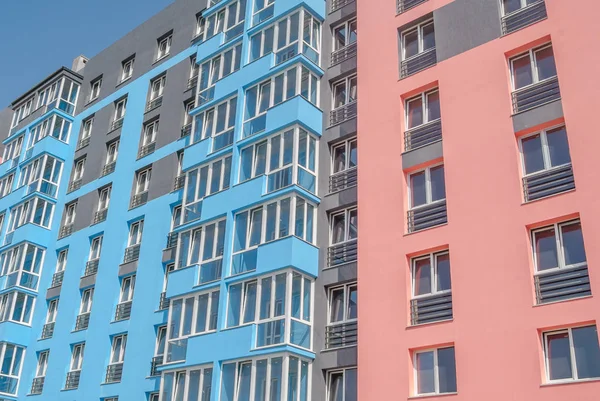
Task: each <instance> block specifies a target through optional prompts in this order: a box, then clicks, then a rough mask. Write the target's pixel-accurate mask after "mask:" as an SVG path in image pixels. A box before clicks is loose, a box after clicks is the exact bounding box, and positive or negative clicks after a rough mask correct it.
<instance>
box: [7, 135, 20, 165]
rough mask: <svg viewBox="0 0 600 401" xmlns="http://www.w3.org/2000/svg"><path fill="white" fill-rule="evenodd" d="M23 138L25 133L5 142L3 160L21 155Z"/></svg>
mask: <svg viewBox="0 0 600 401" xmlns="http://www.w3.org/2000/svg"><path fill="white" fill-rule="evenodd" d="M24 138H25V135H19V136H18V137H16V138H15V139H13V140H12V141H10V142H9V143H7V144H6V146H5V147H4V155H3V157H2V161H3V162H5V161H7V160H12V159H17V158H18V157H19V156H20V155H21V150H22V148H23V139H24Z"/></svg>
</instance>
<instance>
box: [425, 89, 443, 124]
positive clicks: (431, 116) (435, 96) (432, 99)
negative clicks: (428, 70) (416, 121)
mask: <svg viewBox="0 0 600 401" xmlns="http://www.w3.org/2000/svg"><path fill="white" fill-rule="evenodd" d="M441 117H442V114H441V111H440V92H438V91H435V92H433V93H430V94H428V95H427V121H428V122H429V121H434V120H437V119H438V118H441Z"/></svg>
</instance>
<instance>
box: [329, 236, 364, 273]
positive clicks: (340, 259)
mask: <svg viewBox="0 0 600 401" xmlns="http://www.w3.org/2000/svg"><path fill="white" fill-rule="evenodd" d="M357 259H358V240H356V239H354V240H350V241H347V242H342V243H341V244H336V245H332V246H330V247H329V248H327V267H335V266H339V265H343V264H346V263H350V262H355V261H356V260H357Z"/></svg>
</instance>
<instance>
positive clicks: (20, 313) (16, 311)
mask: <svg viewBox="0 0 600 401" xmlns="http://www.w3.org/2000/svg"><path fill="white" fill-rule="evenodd" d="M34 307H35V297H34V296H33V295H29V294H25V293H24V292H20V291H11V292H7V293H4V294H2V295H0V322H8V321H10V322H15V323H22V324H25V325H30V324H31V317H32V316H33V308H34Z"/></svg>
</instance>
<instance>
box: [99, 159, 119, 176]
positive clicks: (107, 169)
mask: <svg viewBox="0 0 600 401" xmlns="http://www.w3.org/2000/svg"><path fill="white" fill-rule="evenodd" d="M116 165H117V162H116V161H114V162H110V163H108V164H105V165H104V167H102V174H101V175H100V177H104V176H105V175H109V174H111V173H113V172H114V171H115V167H116Z"/></svg>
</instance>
